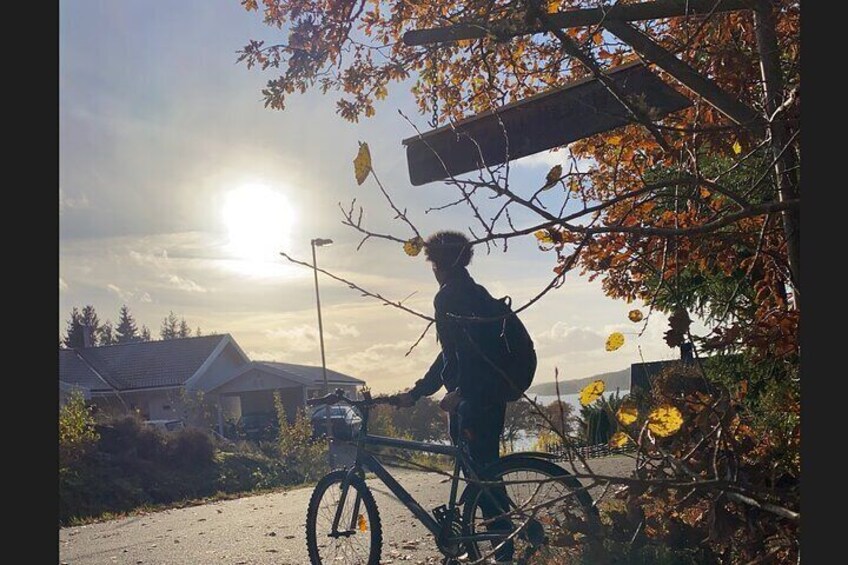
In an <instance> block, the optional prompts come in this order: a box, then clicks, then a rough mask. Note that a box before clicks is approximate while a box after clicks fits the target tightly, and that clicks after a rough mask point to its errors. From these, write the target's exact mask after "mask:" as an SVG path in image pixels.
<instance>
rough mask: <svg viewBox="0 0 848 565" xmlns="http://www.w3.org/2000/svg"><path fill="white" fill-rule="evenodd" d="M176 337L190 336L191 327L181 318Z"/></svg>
mask: <svg viewBox="0 0 848 565" xmlns="http://www.w3.org/2000/svg"><path fill="white" fill-rule="evenodd" d="M177 337H191V328H190V327H188V322H186V319H185V318H183V319H182V320H180V329H179V330H177Z"/></svg>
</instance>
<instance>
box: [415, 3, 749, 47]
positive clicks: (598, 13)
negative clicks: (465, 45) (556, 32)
mask: <svg viewBox="0 0 848 565" xmlns="http://www.w3.org/2000/svg"><path fill="white" fill-rule="evenodd" d="M748 7H749V6H748V1H747V0H654V1H653V2H642V3H639V4H624V5H619V4H616V5H615V6H613V7H612V8H607V9H606V10H604V9H602V8H588V9H583V10H567V11H565V12H557V13H554V14H548V15H549V17H550V18H551V20H552V22H553V23H554V25H556V26H557V27H559V28H560V29H565V28H571V27H582V26H590V25H597V24H599V23H601V22H602V21H610V20H615V21H622V22H634V21H643V20H654V19H657V18H673V17H681V16H695V15H704V14H709V13H713V12H715V13H720V12H732V11H735V10H744V9H746V8H748ZM544 31H545V29H544V28H543V27H542V26H539V25H534V26H524V25H523V24H520V25H518V26H516V24H515V23H514V22H510V21H507V20H500V21H495V22H479V23H474V22H471V23H462V24H456V25H453V26H448V27H437V28H429V29H415V30H411V31H408V32H406V33H405V34H404V35H403V42H404V43H405V44H406V45H411V46H413V45H430V44H432V43H444V42H451V41H459V40H462V39H479V38H481V37H486V36H487V35H488V34H490V33H494V34H495V35H497V36H498V37H500V38H501V39H504V40H506V39H510V38H513V37H518V36H521V35H528V34H533V33H542V32H544Z"/></svg>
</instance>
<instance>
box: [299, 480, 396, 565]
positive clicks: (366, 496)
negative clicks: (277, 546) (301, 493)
mask: <svg viewBox="0 0 848 565" xmlns="http://www.w3.org/2000/svg"><path fill="white" fill-rule="evenodd" d="M346 475H347V471H345V470H338V471H333V472H331V473H328V474H327V475H325V476H324V478H322V479H321V480H320V481H318V484H317V485H315V490H314V491H312V497H311V498H310V499H309V508H308V510H307V511H306V546H307V550H308V551H309V561H310V563H312V565H322V564H325V563H333V564H334V565H378V564H379V562H380V552H381V551H382V546H383V529H382V525H381V523H380V513H379V511H378V510H377V503H376V502H375V501H374V495H372V494H371V491H370V490H368V487H367V486H366V485H365V481H363V480H362V478H360V477H358V476H354V477H353V478H352V480H351V483H350V488H349V489H348V492H347V497H346V499H345V504H344V508H343V510H342V515H341V520H339V525H338V531H337V532H336V533H335V534H334V533H333V531H332V529H333V520H334V518H335V516H336V509H337V508H338V506H339V501H340V500H341V494H342V482H343V481H344V478H345V476H346ZM357 501H359V503H358V504H357ZM351 526H352V527H351Z"/></svg>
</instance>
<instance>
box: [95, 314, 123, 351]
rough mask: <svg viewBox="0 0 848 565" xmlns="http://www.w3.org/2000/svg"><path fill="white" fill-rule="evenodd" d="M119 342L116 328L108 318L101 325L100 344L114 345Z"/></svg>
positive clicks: (98, 340) (98, 339) (98, 342)
mask: <svg viewBox="0 0 848 565" xmlns="http://www.w3.org/2000/svg"><path fill="white" fill-rule="evenodd" d="M116 343H118V341H117V338H116V337H115V329H114V328H113V327H112V322H111V321H109V320H106V321H105V322H104V323H103V325H102V326H100V332H99V334H98V337H97V344H98V345H114V344H116Z"/></svg>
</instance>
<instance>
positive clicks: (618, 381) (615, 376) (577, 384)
mask: <svg viewBox="0 0 848 565" xmlns="http://www.w3.org/2000/svg"><path fill="white" fill-rule="evenodd" d="M596 380H602V381H604V384H605V385H606V387H605V388H606V390H608V391H614V390H615V389H616V388H619V389H622V390H624V389H630V367H628V368H626V369H621V370H620V371H612V372H609V373H601V374H600V375H594V376H591V377H585V378H582V379H570V380H565V381H560V382H559V393H560V394H561V395H563V396H564V395H566V394H576V393H579V392H580V391H581V390H582V389H583V387H585V386H586V385H587V384H589V383H591V382H592V381H596ZM556 393H557V391H556V383H555V382H544V383H538V384H535V385H533V386H531V387H530V388H529V389H527V395H528V396H530V397H531V398H532V397H533V395H538V396H556Z"/></svg>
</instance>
